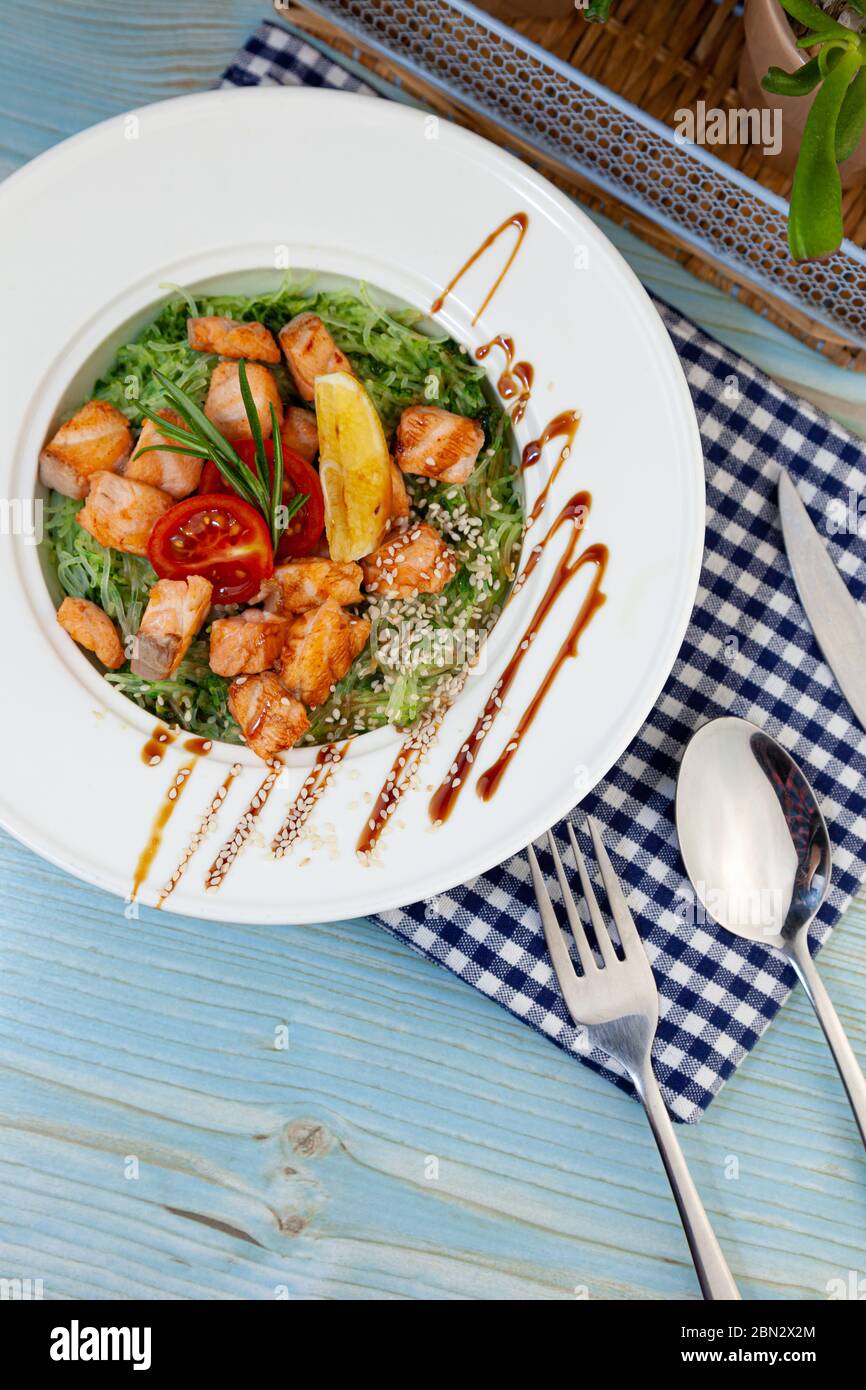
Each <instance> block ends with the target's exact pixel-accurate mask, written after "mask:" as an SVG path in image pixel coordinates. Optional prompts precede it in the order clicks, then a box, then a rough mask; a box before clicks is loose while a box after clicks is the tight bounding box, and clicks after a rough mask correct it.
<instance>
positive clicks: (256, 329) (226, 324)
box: [186, 314, 280, 363]
mask: <svg viewBox="0 0 866 1390" xmlns="http://www.w3.org/2000/svg"><path fill="white" fill-rule="evenodd" d="M186 332H187V338H188V339H189V345H190V347H191V348H192V349H193V351H194V352H215V353H216V354H217V355H218V356H219V357H245V358H248V359H249V360H250V361H252V362H273V363H277V362H279V361H280V349H279V348H278V347H277V340H276V338H275V337H274V335H273V333H271V332H270V331H269V330H268V329H267V328H265V325H264V324H263V323H239V322H238V320H237V319H226V318H221V317H220V316H219V315H217V314H211V315H208V316H207V317H205V318H200V319H187V321H186Z"/></svg>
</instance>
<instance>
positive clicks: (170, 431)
mask: <svg viewBox="0 0 866 1390" xmlns="http://www.w3.org/2000/svg"><path fill="white" fill-rule="evenodd" d="M153 374H154V376H155V377H156V379H157V381H158V382H159V384H160V386H161V387H162V389H163V392H164V394H165V396H166V397H167V399H168V401H169V403H170V404H171V406H172V407H173V408H174V410H175V411H176V412H177V414H178V415H179V416H180V418H181V419H182V420H183V422H184V425H185V426H186V428H185V429H184V428H183V427H182V426H180V425H176V424H174V423H173V421H171V420H166V419H164V418H163V416H162V415H159V414H157V413H156V412H155V411H153V410H149V409H148V408H147V406H142V407H141V411H142V414H143V415H144V416H145V417H146V418H147V419H148V420H151V421H153V423H154V424H155V425H156V427H157V429H158V430H159V432H160V434H161V435H162V437H163V438H164V439H166V440H170V441H172V442H171V443H165V444H150V445H147V446H146V447H145V448H144V449H138V450H136V453H135V455H134V457H135V458H138V456H139V455H140V454H150V453H158V452H160V451H161V450H163V449H165V450H167V451H169V452H170V453H175V454H192V455H193V456H194V457H195V458H201V459H211V460H212V462H213V463H214V464H215V466H216V467H217V469H218V470H219V472H220V474H221V476H222V477H223V478H224V479H225V481H226V482H227V483H228V484H229V486H230V487H232V488H233V489H234V491H235V492H236V493H238V495H239V496H240V497H242V498H243V499H244V501H245V502H249V503H250V505H251V506H253V507H255V508H256V510H257V511H259V512H261V514H262V516H263V517H264V519H265V521H266V522H267V523H268V529H269V531H270V533H271V544H272V545H273V548H274V551H275V552H276V549H277V544H278V542H279V538H280V535H281V533H282V532H283V531H285V530H286V528H287V526H288V524H289V522H290V521H291V519H292V517H293V516H295V515H296V514H297V512H299V511H300V509H301V507H303V506H304V504H305V503H306V502H307V501H309V498H308V496H307V494H306V493H299V494H297V495H296V496H295V497H293V498H292V500H291V502H290V503H288V504H287V505H286V506H283V478H284V474H285V470H284V464H283V443H282V439H281V438H280V430H279V425H278V423H277V415H276V411H275V410H274V407H273V404H271V406H270V412H271V430H272V435H273V446H274V463H273V471H271V469H270V468H269V466H268V458H267V454H266V453H265V441H264V437H263V435H262V427H261V421H260V420H259V414H258V411H257V410H256V406H255V401H254V400H253V394H252V391H251V390H250V384H249V380H248V378H247V369H246V363H245V362H244V361H243V359H241V360H240V361H239V362H238V382H239V384H240V388H241V397H242V399H243V403H244V410H245V411H246V414H247V419H248V420H249V425H250V434H251V435H252V440H253V447H254V449H255V457H256V468H255V469H253V468H251V467H250V466H249V464H247V463H246V462H245V461H244V460H243V459H242V458H241V457H240V455H239V454H238V453H237V451H236V450H235V449H234V448H233V447H232V445H231V444H230V443H229V441H228V440H227V439H226V438H225V437H224V435H222V434H220V432H219V430H218V429H216V427H215V426H214V425H213V424H212V423H211V421H210V420H209V419H208V418H207V416H206V415H205V413H204V411H203V410H201V409H200V408H199V406H197V405H196V403H195V401H194V400H193V399H192V397H191V396H188V395H187V393H186V391H184V390H183V388H182V387H180V386H177V385H176V384H175V383H174V382H173V381H170V380H169V378H168V377H167V376H164V375H163V373H162V372H160V371H157V370H156V369H155V368H154V373H153Z"/></svg>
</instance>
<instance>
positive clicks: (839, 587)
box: [779, 468, 866, 729]
mask: <svg viewBox="0 0 866 1390" xmlns="http://www.w3.org/2000/svg"><path fill="white" fill-rule="evenodd" d="M779 515H780V516H781V519H782V535H783V536H784V538H785V549H786V551H787V552H788V559H789V561H790V563H791V569H792V571H793V573H794V582H795V584H796V585H797V592H798V594H799V595H800V601H801V603H802V604H803V608H804V609H805V611H806V617H807V618H808V619H809V623H810V624H811V627H812V631H813V633H814V634H815V640H816V641H817V643H818V646H819V647H820V648H821V651H822V653H823V656H824V660H825V661H826V662H827V665H828V666H829V667H830V670H831V671H832V672H833V675H834V676H835V678H836V684H837V685H838V686H839V689H840V690H841V691H842V694H843V695H844V696H845V699H846V700H847V701H848V704H849V705H850V706H851V708H852V710H853V711H854V714H855V715H856V717H857V721H858V723H859V724H860V726H861V728H863V729H866V614H864V612H863V610H862V609H861V607H860V605H859V603H857V601H856V599H854V598H852V597H851V594H850V593H849V591H848V587H847V585H846V583H845V581H844V579H843V578H842V576H841V574H840V573H839V571H838V570H837V568H836V566H835V564H834V563H833V561H832V559H831V558H830V553H829V551H828V550H827V547H826V546H825V545H824V542H823V541H822V539H821V537H820V535H819V534H818V531H817V529H816V528H815V526H814V524H813V522H812V520H811V518H810V516H809V513H808V512H807V510H806V508H805V506H804V504H803V501H802V499H801V497H800V494H799V493H798V491H797V489H796V487H795V486H794V484H793V483H792V481H791V479H790V478H789V476H788V474H787V473H786V472H785V470H784V468H783V469H781V470H780V472H779Z"/></svg>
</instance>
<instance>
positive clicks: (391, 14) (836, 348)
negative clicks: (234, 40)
mask: <svg viewBox="0 0 866 1390" xmlns="http://www.w3.org/2000/svg"><path fill="white" fill-rule="evenodd" d="M275 8H276V9H277V12H278V14H279V15H280V16H282V17H283V18H285V19H287V20H289V21H290V22H291V23H292V24H293V25H295V26H296V27H298V28H301V29H303V30H305V31H306V32H307V33H308V34H309V35H310V37H311V38H313V39H319V40H322V41H324V42H326V43H327V44H329V45H330V46H331V47H332V48H334V49H335V50H336V51H337V52H338V53H343V54H345V55H346V56H349V57H351V58H354V59H355V60H356V61H359V62H360V63H362V64H363V65H364V66H365V67H367V68H368V69H370V70H371V71H373V72H375V73H377V74H378V75H379V76H381V77H384V78H386V79H388V80H389V81H391V82H397V83H399V85H400V86H401V87H402V88H403V89H404V90H405V91H406V92H407V93H408V94H409V95H411V96H415V97H417V98H419V99H421V100H423V101H424V102H425V103H426V104H428V105H429V106H431V107H432V108H434V109H435V110H437V111H440V112H442V114H443V115H446V116H448V117H450V118H451V119H454V120H457V121H459V122H460V123H461V124H464V125H467V126H469V127H471V128H472V129H474V130H477V131H479V132H480V133H481V134H484V135H486V136H487V137H488V138H491V139H493V140H496V141H498V142H499V143H501V144H506V145H508V146H510V147H511V148H513V149H515V150H516V151H517V152H518V153H520V154H522V155H523V156H524V157H525V158H528V159H529V160H530V161H531V162H532V163H534V164H536V165H538V166H540V167H541V168H543V169H544V171H545V172H546V173H547V174H548V176H550V177H551V178H553V180H554V181H555V182H557V183H558V184H560V186H562V187H563V188H565V189H566V190H567V191H568V192H570V193H572V194H573V195H574V196H576V197H577V198H578V199H579V200H580V201H581V202H583V203H584V204H585V205H586V206H588V207H590V208H593V209H596V210H597V211H599V212H602V213H604V214H606V215H607V216H608V217H611V218H612V219H614V220H615V221H617V222H620V223H622V224H623V225H628V226H630V227H631V228H632V229H633V230H634V231H636V232H637V233H638V234H639V235H640V236H641V237H643V238H644V239H645V240H646V241H647V242H648V243H649V244H651V245H653V246H655V247H657V248H658V249H659V250H661V251H663V252H665V253H666V254H667V255H669V256H671V257H672V258H674V259H676V260H677V261H679V262H680V263H681V264H683V265H685V266H686V267H687V268H688V269H689V270H691V271H692V272H693V273H695V274H697V275H698V276H700V277H701V278H703V279H705V280H708V281H710V282H711V283H714V284H716V285H718V286H720V287H722V288H727V289H729V290H731V291H734V292H736V293H737V294H738V295H739V297H740V299H741V300H743V301H744V302H745V303H747V304H749V305H750V306H751V307H753V308H755V309H756V310H757V311H758V312H761V313H764V314H766V315H767V317H769V318H770V319H772V320H773V321H774V322H776V323H778V324H779V325H781V326H782V327H783V328H785V329H786V330H787V331H789V332H791V333H793V334H794V335H795V336H797V337H798V338H800V339H801V340H802V341H805V342H807V343H809V344H810V345H811V346H813V347H815V348H817V349H818V350H819V351H821V352H823V353H824V354H825V355H826V356H828V357H829V358H830V359H831V360H833V361H834V362H836V363H838V364H839V365H841V366H845V367H854V368H856V369H858V370H861V371H866V307H864V306H866V256H864V254H863V252H862V250H860V248H859V246H857V245H852V244H851V241H850V239H849V240H848V241H846V243H845V244H844V245H843V248H842V250H841V251H840V252H839V253H837V255H836V256H834V257H831V258H830V259H829V260H828V261H826V262H822V263H821V264H820V265H819V266H814V267H807V268H805V269H803V268H801V269H800V270H797V271H794V269H793V268H792V267H791V266H790V263H789V258H788V256H787V251H786V248H785V245H784V222H785V217H786V205H785V203H784V201H783V199H784V197H785V195H786V193H787V191H788V189H789V179H788V178H787V177H786V176H785V175H784V174H782V173H780V172H779V171H778V170H776V169H773V168H771V167H770V166H768V165H767V163H766V162H765V161H764V160H763V159H762V157H761V154H760V151H758V150H755V149H752V148H750V147H748V146H745V147H744V146H718V147H715V149H714V152H713V154H709V153H708V152H707V151H705V150H702V149H692V150H691V151H689V152H685V153H684V151H683V148H682V147H681V146H677V145H676V144H675V143H674V141H673V138H672V125H673V113H674V112H675V111H676V110H678V109H679V108H681V107H684V106H686V107H688V106H691V107H693V106H694V103H695V102H696V101H697V100H698V99H701V98H702V99H703V100H705V101H706V103H707V106H708V107H709V106H722V107H725V106H738V105H741V102H740V100H739V96H738V93H737V88H736V74H737V67H738V63H739V55H740V50H741V47H742V42H743V29H742V18H741V16H740V15H739V14H738V13H737V9H736V5H735V0H673V3H671V4H666V5H661V4H649V3H647V0H618V3H617V6H616V10H615V17H612V18H611V20H609V21H608V23H607V24H606V25H604V26H600V25H589V24H587V23H586V22H585V21H584V20H583V19H582V18H581V17H580V16H579V15H578V14H576V13H572V14H569V15H568V16H566V17H565V18H563V19H553V20H551V19H538V18H517V19H514V20H511V21H510V24H511V25H513V28H510V27H507V26H506V25H505V24H504V23H502V22H500V21H497V20H491V19H487V18H486V17H485V16H484V15H483V14H482V13H481V11H480V10H478V9H476V8H475V7H473V6H471V5H468V4H465V3H457V4H452V5H448V4H445V3H443V4H441V6H439V7H438V9H437V10H436V15H437V18H438V19H439V20H440V21H441V22H440V23H439V24H438V25H437V28H436V30H435V31H434V30H432V29H431V26H430V24H429V15H430V13H431V6H430V4H429V3H427V0H414V3H413V0H400V2H399V3H397V0H301V3H298V4H296V3H291V0H289V2H288V3H287V0H275ZM526 8H530V6H529V4H528V3H527V5H526ZM449 40H451V42H450V43H449ZM535 45H540V46H541V47H539V48H535V53H534V54H533V48H534V46H535ZM497 48H498V49H499V50H500V51H499V52H497V51H496V50H497ZM542 50H546V52H547V53H549V54H551V55H553V57H552V59H551V60H550V64H551V66H550V69H549V72H548V71H546V70H545V69H544V67H543V64H544V61H545V53H544V52H543V51H542ZM515 59H516V60H517V64H518V66H519V65H521V64H523V65H525V66H524V67H523V69H522V73H521V80H522V82H523V88H522V90H521V91H520V92H518V93H516V94H515V92H513V91H512V90H511V87H510V86H509V68H510V69H511V71H512V72H513V71H514V60H515ZM539 60H540V61H539ZM485 68H486V70H487V72H488V78H487V82H486V84H485V82H483V81H482V80H481V77H480V74H481V72H482V71H483V70H484V69H485ZM527 72H529V74H530V76H531V79H532V81H533V82H537V83H539V84H541V85H540V86H538V87H537V90H538V91H539V92H543V91H544V87H543V84H544V82H545V79H546V78H547V77H548V75H549V77H550V80H551V82H552V83H558V84H560V88H559V91H558V92H557V93H556V101H557V104H558V109H560V110H563V111H565V110H566V106H567V105H568V104H569V101H570V96H571V93H570V92H569V89H568V84H569V83H570V82H572V83H573V84H574V91H573V96H574V111H575V113H576V114H575V116H574V117H573V121H574V125H575V128H576V130H577V131H578V139H579V132H580V130H581V129H582V128H585V129H587V130H588V131H589V130H590V127H591V126H592V125H593V124H594V125H595V129H594V132H592V133H591V135H590V137H589V139H588V142H587V149H586V150H584V151H580V150H576V151H575V155H576V157H574V158H573V157H572V151H571V150H570V149H569V148H568V147H567V145H566V142H565V141H564V139H563V129H564V125H561V126H560V128H558V129H556V130H555V131H550V132H549V136H548V138H545V131H544V129H543V125H544V123H543V122H539V121H538V120H537V119H536V118H533V119H531V120H528V121H527V120H524V119H522V117H520V118H516V119H512V118H511V116H512V114H513V113H517V112H518V111H519V107H518V105H517V102H518V100H519V101H520V102H523V103H529V104H533V92H532V90H531V88H530V89H529V90H527V89H526V81H525V77H526V73H527ZM455 73H456V74H457V76H456V78H455ZM569 73H571V74H572V76H571V77H569ZM490 74H496V77H495V82H494V81H491V77H490ZM562 84H565V86H564V87H563V85H562ZM513 85H516V84H513ZM479 93H480V97H479ZM563 93H565V103H566V105H563ZM485 94H487V96H488V99H487V100H484V96H485ZM552 94H553V93H552V88H551V90H550V92H549V93H547V94H546V100H547V101H548V102H550V99H551V96H552ZM581 102H583V103H584V105H583V106H582V107H581V105H580V104H581ZM608 102H610V103H612V104H613V105H612V107H611V109H610V110H611V115H612V116H613V118H614V120H615V118H616V117H617V115H618V113H619V112H621V113H622V121H623V123H624V126H625V127H626V131H625V136H622V135H618V136H617V138H616V139H615V140H614V150H613V152H612V153H613V155H614V159H613V160H612V161H608V162H607V166H606V168H605V162H604V161H603V160H601V161H599V160H598V158H597V156H598V150H597V146H598V143H599V137H598V124H599V122H600V123H601V125H602V126H603V127H604V128H605V130H606V129H607V127H608V117H607V116H606V115H604V114H602V115H600V116H599V115H598V114H597V113H598V112H599V111H600V112H605V111H607V110H608V107H607V103H608ZM543 104H544V103H543V102H542V103H541V105H542V106H543ZM534 105H535V107H536V109H537V108H538V106H539V103H538V102H537V101H536V102H535V103H534ZM539 125H541V126H542V129H541V130H539V129H538V127H539ZM524 130H525V133H524ZM614 130H617V127H616V125H614ZM617 141H618V142H619V143H617ZM666 146H670V151H671V156H672V157H673V159H674V161H675V162H679V164H680V165H682V163H683V161H684V159H685V160H686V163H687V164H688V165H689V168H688V177H689V178H690V179H691V181H692V184H693V186H694V187H695V188H696V190H697V192H696V193H695V195H694V196H695V197H698V196H701V195H703V196H704V197H705V198H706V199H707V200H708V202H709V203H710V204H711V205H714V206H715V205H717V204H718V202H719V200H720V198H721V197H729V199H730V205H731V207H732V208H733V207H734V206H736V212H735V213H734V214H733V217H734V218H735V220H737V221H738V223H739V228H738V235H739V241H740V247H739V256H733V255H728V254H727V252H726V248H725V236H724V227H723V226H722V225H721V223H720V225H719V226H717V227H715V228H713V229H712V231H713V235H714V237H715V242H716V244H715V245H713V244H712V243H713V237H709V238H708V237H706V236H704V235H696V234H694V233H693V230H692V227H691V226H690V221H693V220H694V219H693V218H690V216H689V215H688V214H686V215H684V216H682V217H681V218H680V222H679V225H678V223H677V219H676V218H675V217H672V216H670V215H668V211H667V210H666V209H665V208H662V209H661V210H660V208H659V206H658V205H656V206H655V207H653V206H651V202H652V196H653V189H654V186H655V183H656V180H655V177H654V175H653V173H652V172H651V173H650V176H649V177H647V176H644V179H643V187H642V188H640V187H638V188H637V189H636V188H635V187H634V185H633V181H632V180H631V179H630V178H625V179H624V178H623V176H622V171H623V164H624V162H625V161H627V160H629V159H631V160H634V159H635V158H636V156H637V158H638V160H639V159H640V156H641V155H642V153H643V151H644V149H647V150H648V151H649V154H650V156H651V157H652V158H653V159H655V160H656V162H657V164H658V162H659V161H662V162H666ZM720 155H721V156H722V157H723V159H724V161H726V162H722V160H721V159H719V158H718V156H720ZM606 170H607V171H606ZM726 170H727V171H728V172H727V173H726V172H725V171H726ZM614 171H615V175H616V176H615V177H613V176H612V175H613V173H614ZM753 180H757V181H759V182H753ZM637 182H638V185H640V179H638V181H637ZM761 186H763V188H765V189H767V190H768V191H767V192H766V193H763V192H762V191H761ZM688 191H689V192H690V193H691V190H688ZM644 205H646V206H644ZM744 217H746V218H749V219H750V220H749V221H748V222H747V223H746V224H745V227H744V222H743V219H744ZM717 220H718V219H717ZM846 228H847V229H848V230H849V233H850V234H853V237H854V240H855V241H856V242H862V241H863V240H864V239H866V187H864V186H862V185H861V186H859V187H857V188H855V189H853V190H851V191H850V192H849V193H848V194H847V195H846ZM744 230H745V233H746V240H747V241H750V242H751V243H752V246H751V247H750V254H749V255H748V256H746V257H744V256H743V253H742V243H743V239H744ZM762 257H763V258H764V259H763V262H762ZM762 264H763V265H766V267H767V270H766V275H764V274H763V273H762ZM813 305H814V306H815V308H814V311H813V310H812V306H813Z"/></svg>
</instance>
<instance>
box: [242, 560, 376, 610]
mask: <svg viewBox="0 0 866 1390" xmlns="http://www.w3.org/2000/svg"><path fill="white" fill-rule="evenodd" d="M362 578H363V572H362V570H361V566H360V565H356V564H354V563H353V562H351V561H350V562H349V563H348V564H345V565H339V564H337V562H336V560H328V559H325V558H324V557H323V556H319V555H309V556H306V557H305V558H304V559H302V560H288V561H286V563H285V564H284V565H277V568H276V569H275V570H274V572H273V575H272V576H271V578H270V579H266V580H265V582H264V584H263V585H262V594H263V595H264V606H265V608H266V609H267V610H268V612H269V613H280V614H284V613H303V612H305V611H306V610H307V609H308V608H318V606H319V604H320V603H324V602H325V599H329V598H330V599H333V600H334V601H335V603H339V604H340V605H341V606H343V607H345V606H348V605H350V604H353V603H360V602H361V600H362V598H363V594H362V593H361V580H362Z"/></svg>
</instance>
